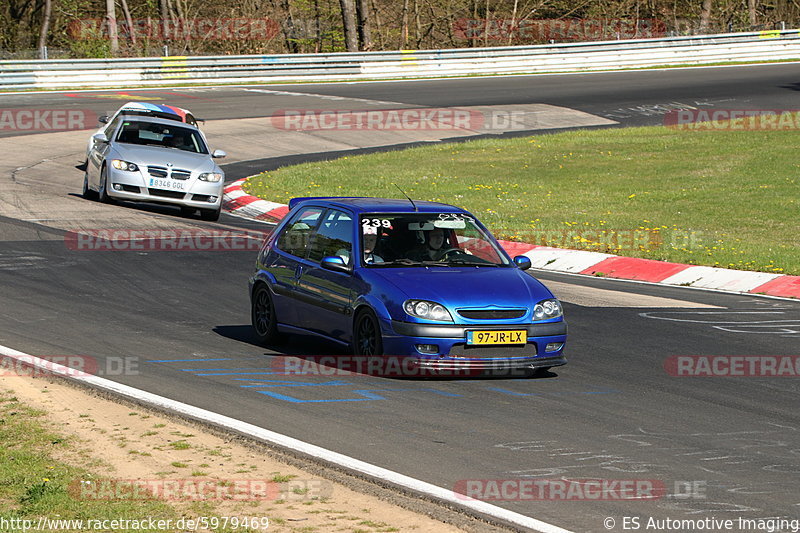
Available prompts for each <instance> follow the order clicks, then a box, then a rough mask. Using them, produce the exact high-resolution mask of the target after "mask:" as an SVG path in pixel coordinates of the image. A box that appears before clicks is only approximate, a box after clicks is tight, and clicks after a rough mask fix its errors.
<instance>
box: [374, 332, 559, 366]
mask: <svg viewBox="0 0 800 533" xmlns="http://www.w3.org/2000/svg"><path fill="white" fill-rule="evenodd" d="M383 329H384V331H383V348H384V350H383V351H384V353H385V354H386V355H387V356H405V357H412V358H414V359H415V360H416V364H417V365H418V366H419V367H421V368H430V369H438V370H458V369H471V370H500V371H502V370H516V369H534V368H549V367H553V366H560V365H563V364H566V362H567V360H566V359H565V358H564V355H563V351H564V345H565V343H566V340H567V324H566V322H564V321H563V320H561V321H558V322H546V323H540V324H522V325H520V324H513V325H512V324H502V325H497V324H492V325H483V324H481V325H477V324H476V325H463V324H457V325H453V324H442V325H439V324H419V323H412V322H401V321H397V320H392V321H391V322H387V323H384V324H383ZM509 329H513V330H518V329H526V330H527V333H528V342H527V343H526V344H524V345H519V346H468V345H467V344H466V338H467V331H470V330H481V331H486V330H509ZM548 345H550V347H551V350H550V351H547V349H546V348H547V346H548ZM420 347H424V348H425V349H420ZM432 347H435V348H436V350H435V353H433V352H434V350H432V349H431V348H432Z"/></svg>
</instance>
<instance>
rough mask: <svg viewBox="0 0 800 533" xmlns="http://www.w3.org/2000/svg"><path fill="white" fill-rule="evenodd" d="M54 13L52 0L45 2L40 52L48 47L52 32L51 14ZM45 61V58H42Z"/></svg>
mask: <svg viewBox="0 0 800 533" xmlns="http://www.w3.org/2000/svg"><path fill="white" fill-rule="evenodd" d="M52 11H53V2H52V0H44V15H43V16H42V30H41V31H40V32H39V50H40V53H41V50H42V49H43V48H44V47H45V46H47V33H48V31H50V14H51V13H52ZM42 59H44V57H42Z"/></svg>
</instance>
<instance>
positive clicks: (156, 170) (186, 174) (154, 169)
mask: <svg viewBox="0 0 800 533" xmlns="http://www.w3.org/2000/svg"><path fill="white" fill-rule="evenodd" d="M147 173H148V174H150V175H151V176H153V177H154V178H172V179H174V180H188V179H189V178H190V177H191V175H192V171H191V170H184V169H182V168H173V169H172V171H171V172H170V169H169V168H167V167H159V166H155V165H151V166H148V167H147Z"/></svg>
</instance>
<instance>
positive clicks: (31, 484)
mask: <svg viewBox="0 0 800 533" xmlns="http://www.w3.org/2000/svg"><path fill="white" fill-rule="evenodd" d="M42 415H43V413H41V412H39V411H35V410H33V409H30V408H29V407H26V406H25V405H23V404H21V403H20V402H19V401H18V400H17V399H16V398H14V397H12V396H9V395H8V394H3V393H0V479H2V483H0V518H4V519H6V520H12V519H21V520H32V521H33V526H31V525H29V526H28V527H36V523H37V521H38V520H39V518H40V517H47V518H50V519H63V520H70V519H74V520H80V519H83V520H88V519H96V520H106V519H109V520H114V519H120V520H124V519H128V520H142V519H147V518H148V517H154V519H156V520H158V519H173V520H175V519H177V518H179V517H180V515H178V514H177V513H176V511H175V510H174V509H173V508H172V507H169V506H168V505H166V504H164V503H159V502H154V501H124V500H118V501H109V500H92V499H88V498H84V497H80V483H81V481H83V480H90V479H91V480H93V481H98V479H99V478H98V477H97V476H96V475H95V474H94V473H92V472H91V471H90V470H88V469H86V468H82V467H79V466H72V465H69V464H65V462H64V460H63V457H64V455H65V454H67V455H68V454H69V453H70V452H71V451H74V449H73V444H72V443H71V442H70V441H69V439H65V438H64V437H62V436H59V435H57V434H55V433H53V432H51V431H50V430H48V429H47V428H46V427H45V426H44V424H42V423H41V422H40V421H39V419H40V417H42ZM56 457H57V458H56ZM54 527H55V526H54ZM62 529H64V530H67V529H68V528H67V526H63V527H62ZM117 531H131V532H133V531H139V532H140V531H143V530H142V529H130V530H129V529H117Z"/></svg>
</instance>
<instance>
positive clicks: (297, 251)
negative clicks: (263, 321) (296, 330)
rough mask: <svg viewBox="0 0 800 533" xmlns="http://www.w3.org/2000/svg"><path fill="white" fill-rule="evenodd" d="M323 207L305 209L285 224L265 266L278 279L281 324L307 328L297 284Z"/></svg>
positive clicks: (277, 308) (276, 301) (276, 302)
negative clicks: (304, 323) (304, 322)
mask: <svg viewBox="0 0 800 533" xmlns="http://www.w3.org/2000/svg"><path fill="white" fill-rule="evenodd" d="M323 211H324V209H323V208H321V207H308V208H306V209H303V210H302V211H300V212H299V213H297V214H296V215H295V216H293V217H292V219H291V220H290V221H289V222H288V223H287V224H286V225H284V226H283V228H282V229H281V231H280V234H279V235H278V237H277V239H276V240H275V245H274V253H272V254H270V259H269V261H268V264H265V265H264V268H265V270H266V271H267V272H269V273H270V274H271V275H272V277H274V278H275V283H274V284H273V286H272V290H273V292H274V293H275V298H274V305H275V314H276V315H277V317H278V321H279V322H280V323H282V324H289V325H292V326H297V327H301V328H304V327H305V326H304V325H303V319H302V318H301V315H302V314H303V313H302V311H301V308H302V307H303V305H304V303H303V302H302V301H301V300H300V298H299V295H298V293H297V289H298V287H297V283H298V281H299V279H300V276H301V274H302V272H303V268H304V265H305V264H306V262H305V257H306V256H307V255H308V244H309V241H310V239H311V235H312V233H313V231H314V228H315V227H316V226H317V224H318V223H319V219H320V215H321V214H322V212H323Z"/></svg>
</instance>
